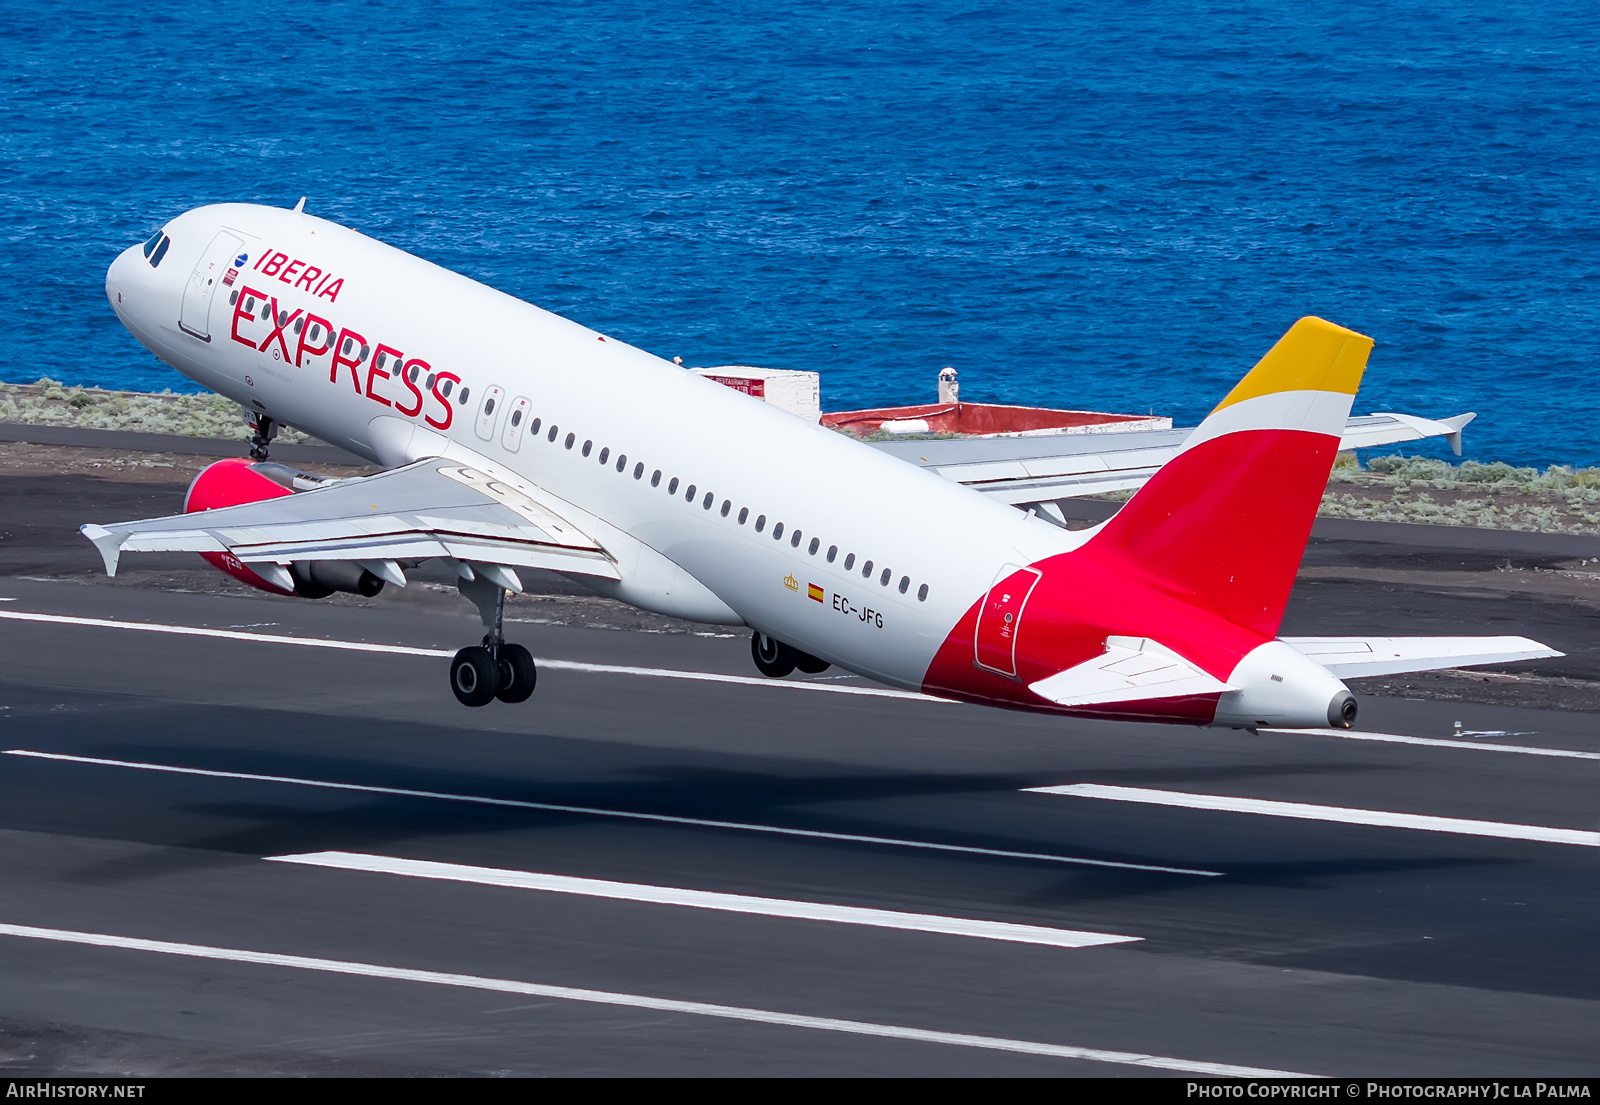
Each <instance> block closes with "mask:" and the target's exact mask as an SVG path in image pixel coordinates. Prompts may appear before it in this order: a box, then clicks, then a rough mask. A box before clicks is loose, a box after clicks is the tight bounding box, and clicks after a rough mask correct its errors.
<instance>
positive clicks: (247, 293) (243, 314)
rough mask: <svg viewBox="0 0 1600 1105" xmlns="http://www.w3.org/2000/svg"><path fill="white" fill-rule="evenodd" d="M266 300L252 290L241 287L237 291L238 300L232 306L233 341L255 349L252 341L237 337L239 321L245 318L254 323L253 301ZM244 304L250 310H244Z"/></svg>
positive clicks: (254, 310) (254, 306)
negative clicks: (248, 306)
mask: <svg viewBox="0 0 1600 1105" xmlns="http://www.w3.org/2000/svg"><path fill="white" fill-rule="evenodd" d="M266 298H267V297H266V296H264V295H262V294H261V293H260V292H258V291H256V290H255V289H254V288H250V287H241V288H240V289H239V298H238V299H237V300H235V301H234V304H233V340H234V341H236V342H238V343H239V344H240V345H248V346H249V347H250V348H251V349H254V348H255V347H256V343H255V341H254V339H252V338H241V337H240V336H239V320H240V319H242V318H247V319H249V320H250V321H251V322H254V321H255V318H256V309H255V308H256V305H255V303H254V302H253V300H255V299H266ZM246 303H249V304H250V309H249V310H248V311H247V310H245V309H244V305H245V304H246Z"/></svg>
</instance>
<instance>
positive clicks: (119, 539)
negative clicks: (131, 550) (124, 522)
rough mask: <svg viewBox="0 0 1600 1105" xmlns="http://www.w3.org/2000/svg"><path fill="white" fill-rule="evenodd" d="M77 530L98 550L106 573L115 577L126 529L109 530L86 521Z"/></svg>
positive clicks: (126, 535)
mask: <svg viewBox="0 0 1600 1105" xmlns="http://www.w3.org/2000/svg"><path fill="white" fill-rule="evenodd" d="M78 532H79V533H81V534H83V535H84V536H85V537H87V538H88V539H89V540H90V541H91V542H92V543H93V544H94V547H95V548H96V549H98V550H99V551H100V559H101V560H103V561H105V565H106V575H107V576H110V577H111V578H113V579H114V578H116V574H117V560H118V559H119V558H120V557H121V555H122V543H123V542H124V541H126V540H127V539H128V536H129V535H128V531H127V530H109V529H106V527H105V526H97V525H95V524H94V523H93V522H88V523H85V524H84V525H81V526H79V527H78Z"/></svg>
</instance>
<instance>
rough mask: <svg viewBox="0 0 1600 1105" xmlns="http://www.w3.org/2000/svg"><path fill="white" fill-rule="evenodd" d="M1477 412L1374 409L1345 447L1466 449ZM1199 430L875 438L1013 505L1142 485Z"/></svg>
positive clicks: (1353, 423) (1358, 420)
mask: <svg viewBox="0 0 1600 1105" xmlns="http://www.w3.org/2000/svg"><path fill="white" fill-rule="evenodd" d="M1474 417H1476V416H1475V415H1472V414H1461V415H1456V416H1455V417H1454V418H1446V419H1442V420H1438V421H1436V420H1433V419H1429V418H1419V417H1418V416H1416V415H1412V414H1370V415H1362V416H1359V417H1353V418H1351V419H1349V420H1348V421H1347V422H1346V423H1345V431H1344V436H1343V437H1342V438H1341V439H1340V441H1339V448H1341V449H1368V448H1372V447H1374V446H1379V445H1394V444H1398V443H1400V442H1403V441H1420V440H1422V439H1423V438H1427V437H1443V438H1445V439H1446V440H1447V441H1449V442H1450V445H1451V448H1453V449H1454V450H1455V452H1456V454H1457V455H1458V456H1459V455H1460V453H1461V430H1462V428H1463V427H1464V426H1466V424H1467V423H1468V422H1471V421H1472V420H1473V418H1474ZM1191 432H1192V431H1190V430H1188V429H1177V430H1128V431H1112V432H1101V433H1090V434H1051V435H1039V436H1034V437H968V438H932V439H922V440H914V441H893V440H891V441H874V442H871V443H870V444H871V445H872V446H873V447H874V448H876V449H880V450H882V451H883V452H886V453H889V454H890V455H892V456H896V457H899V458H900V459H901V460H904V461H906V462H908V463H910V464H915V465H918V466H919V467H922V468H928V469H931V470H933V471H935V472H937V473H939V475H941V476H944V477H946V478H947V479H951V480H954V481H956V482H957V483H960V484H964V485H966V486H967V487H970V488H972V489H973V490H975V491H981V492H983V493H984V494H986V495H992V496H994V497H995V498H997V499H1000V500H1001V501H1003V502H1007V503H1011V504H1012V505H1014V506H1027V505H1029V504H1031V503H1049V502H1051V501H1053V500H1055V499H1075V498H1080V497H1083V496H1086V495H1099V494H1103V493H1104V492H1107V491H1127V490H1131V489H1134V488H1137V487H1140V486H1142V485H1143V484H1144V482H1145V481H1146V480H1148V479H1149V478H1150V477H1151V476H1153V475H1155V473H1156V470H1157V469H1159V468H1160V467H1161V466H1162V465H1163V464H1165V463H1166V462H1167V461H1169V460H1171V459H1172V458H1173V457H1175V456H1177V455H1178V452H1179V450H1181V449H1182V448H1183V443H1184V441H1185V440H1186V439H1187V438H1188V436H1189V434H1190V433H1191Z"/></svg>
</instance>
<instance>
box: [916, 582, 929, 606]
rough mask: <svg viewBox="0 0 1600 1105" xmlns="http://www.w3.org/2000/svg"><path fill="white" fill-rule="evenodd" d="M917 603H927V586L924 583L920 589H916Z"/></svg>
mask: <svg viewBox="0 0 1600 1105" xmlns="http://www.w3.org/2000/svg"><path fill="white" fill-rule="evenodd" d="M917 601H918V602H927V601H928V585H927V584H926V583H924V584H923V585H922V586H921V587H918V588H917Z"/></svg>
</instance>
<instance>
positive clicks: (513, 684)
mask: <svg viewBox="0 0 1600 1105" xmlns="http://www.w3.org/2000/svg"><path fill="white" fill-rule="evenodd" d="M497 662H498V664H499V668H500V690H499V691H498V692H497V693H496V694H495V697H496V698H498V699H499V700H500V701H501V702H526V701H528V696H529V695H531V694H533V688H534V687H535V686H536V685H537V684H538V682H539V672H538V670H537V669H536V668H535V667H534V666H533V654H532V653H531V652H529V651H528V650H527V649H525V648H523V647H522V646H521V645H501V646H500V655H499V656H498V657H497Z"/></svg>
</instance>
